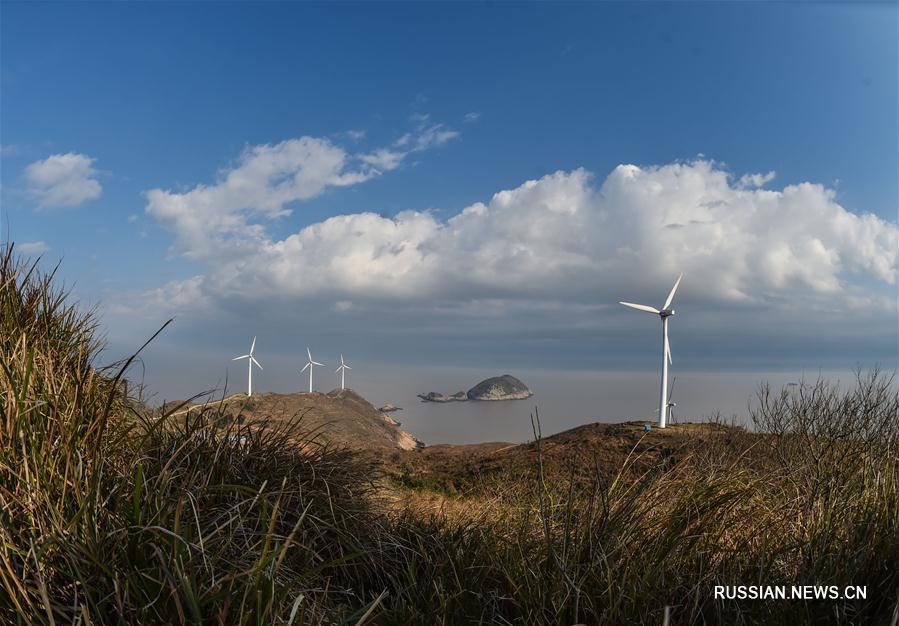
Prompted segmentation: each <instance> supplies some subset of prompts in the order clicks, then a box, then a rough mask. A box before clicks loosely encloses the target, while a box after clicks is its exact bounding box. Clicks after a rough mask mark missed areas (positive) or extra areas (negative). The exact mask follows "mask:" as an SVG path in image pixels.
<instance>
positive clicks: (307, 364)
mask: <svg viewBox="0 0 899 626" xmlns="http://www.w3.org/2000/svg"><path fill="white" fill-rule="evenodd" d="M310 365H312V364H311V363H306V365H304V366H303V369H301V370H300V373H301V374H302V373H303V372H305V371H306V370H307V369H309V366H310Z"/></svg>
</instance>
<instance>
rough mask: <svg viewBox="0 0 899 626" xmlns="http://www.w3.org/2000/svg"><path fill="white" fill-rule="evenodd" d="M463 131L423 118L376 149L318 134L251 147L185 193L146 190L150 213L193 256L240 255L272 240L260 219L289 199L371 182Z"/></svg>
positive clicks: (278, 212)
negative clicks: (245, 245)
mask: <svg viewBox="0 0 899 626" xmlns="http://www.w3.org/2000/svg"><path fill="white" fill-rule="evenodd" d="M422 120H423V121H422ZM457 135H458V133H456V132H455V131H453V130H451V129H448V128H446V127H445V126H444V125H442V124H433V123H430V121H429V118H428V116H421V120H419V121H418V122H417V124H416V129H415V131H414V132H411V133H407V134H405V135H403V136H402V137H400V139H398V140H397V141H395V142H394V143H393V144H391V146H389V147H386V148H380V149H377V150H374V151H372V152H369V153H363V154H356V155H353V154H349V153H347V151H346V150H344V149H343V148H342V147H340V146H339V145H336V144H335V143H333V142H331V141H329V140H327V139H320V138H315V137H300V138H296V139H288V140H285V141H282V142H280V143H277V144H264V145H259V146H252V147H248V148H247V149H246V150H244V151H243V153H242V154H241V155H240V157H239V158H238V160H237V163H236V164H235V165H234V166H233V167H230V168H227V169H224V170H222V171H220V172H219V176H218V180H217V181H216V182H215V183H213V184H211V185H204V184H199V185H197V186H196V187H194V188H193V189H191V190H189V191H186V192H176V191H170V190H164V189H151V190H149V191H147V192H146V197H147V205H146V212H147V213H149V214H150V215H151V216H153V217H154V218H155V219H156V220H158V221H159V222H160V223H162V224H163V225H164V226H166V227H167V228H169V229H170V230H171V231H172V232H174V233H175V234H176V235H177V241H176V246H177V248H178V249H179V251H180V252H181V253H183V254H185V255H186V256H188V257H190V258H198V259H203V258H208V257H209V256H210V255H212V254H214V253H215V252H216V251H223V250H224V249H225V247H226V244H225V242H226V241H230V244H229V245H230V249H229V250H228V252H229V253H232V254H233V253H234V252H237V251H239V250H238V247H239V246H240V244H241V243H242V242H246V241H248V240H259V241H264V240H265V239H266V236H265V228H264V227H263V226H262V225H260V224H259V223H256V222H254V220H271V219H274V218H278V217H284V216H287V215H290V214H291V208H290V206H289V205H291V204H292V203H294V202H298V201H303V200H309V199H311V198H314V197H316V196H319V195H321V194H322V193H324V192H325V191H326V190H327V189H328V188H331V187H344V186H349V185H356V184H359V183H362V182H365V181H367V180H369V179H371V178H373V177H376V176H379V175H381V174H382V173H384V172H386V171H390V170H394V169H396V168H397V167H399V166H400V165H401V164H402V162H403V160H404V159H406V158H407V156H408V155H409V154H411V153H414V152H420V151H422V150H426V149H428V148H432V147H436V146H439V145H441V144H443V143H445V142H446V141H448V140H449V139H451V138H452V137H455V136H457ZM251 252H252V251H251Z"/></svg>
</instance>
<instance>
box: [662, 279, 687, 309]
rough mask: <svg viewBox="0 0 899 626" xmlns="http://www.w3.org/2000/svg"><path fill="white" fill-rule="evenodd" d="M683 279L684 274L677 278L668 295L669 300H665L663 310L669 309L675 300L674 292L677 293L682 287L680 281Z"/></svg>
mask: <svg viewBox="0 0 899 626" xmlns="http://www.w3.org/2000/svg"><path fill="white" fill-rule="evenodd" d="M683 277H684V275H683V274H681V275H680V276H678V277H677V280H676V281H675V283H674V287H672V288H671V293H669V294H668V298H667V299H666V300H665V305H664V306H663V307H662V308H663V309H667V308H668V307H669V306H670V305H671V301H672V300H674V292H675V291H677V286H678V285H680V279H681V278H683Z"/></svg>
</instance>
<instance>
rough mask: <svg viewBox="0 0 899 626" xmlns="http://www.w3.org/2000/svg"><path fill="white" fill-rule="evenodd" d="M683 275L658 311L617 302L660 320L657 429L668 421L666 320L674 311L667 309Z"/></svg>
mask: <svg viewBox="0 0 899 626" xmlns="http://www.w3.org/2000/svg"><path fill="white" fill-rule="evenodd" d="M683 277H684V275H683V274H681V275H680V276H678V277H677V280H676V281H675V283H674V287H672V288H671V292H670V293H669V294H668V297H667V298H666V299H665V304H663V305H662V309H661V310H659V309H657V308H655V307H651V306H646V305H645V304H634V303H633V302H619V304H623V305H624V306H629V307H631V308H632V309H637V310H638V311H646V312H647V313H655V314H656V315H658V316H659V317H660V318H662V385H661V390H660V391H659V428H665V425H666V423H667V421H668V409H669V408H670V407H669V399H668V393H667V391H668V364H669V363H672V362H673V361H672V359H671V346H669V345H668V318H669V317H671V316H672V315H674V309H669V308H668V307H670V306H671V301H672V300H674V292H676V291H677V287H678V285H680V281H681V278H683Z"/></svg>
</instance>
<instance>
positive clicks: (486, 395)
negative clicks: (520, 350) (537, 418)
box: [418, 374, 534, 402]
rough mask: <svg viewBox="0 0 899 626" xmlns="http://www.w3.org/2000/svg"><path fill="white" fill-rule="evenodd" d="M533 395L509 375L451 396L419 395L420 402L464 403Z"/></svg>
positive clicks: (495, 378)
mask: <svg viewBox="0 0 899 626" xmlns="http://www.w3.org/2000/svg"><path fill="white" fill-rule="evenodd" d="M532 395H534V394H533V393H532V392H531V390H530V389H528V387H527V385H525V384H524V383H523V382H521V381H520V380H518V379H517V378H515V377H514V376H510V375H509V374H503V375H502V376H494V377H493V378H488V379H487V380H482V381H481V382H479V383H478V384H477V385H475V386H474V387H472V388H471V389H469V390H468V393H465V392H464V391H459V392H458V393H454V394H453V395H451V396H447V395H444V394H442V393H437V392H436V391H431V392H430V393H420V394H418V397H419V398H421V400H422V402H464V401H465V400H523V399H524V398H530V397H531V396H532Z"/></svg>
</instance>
